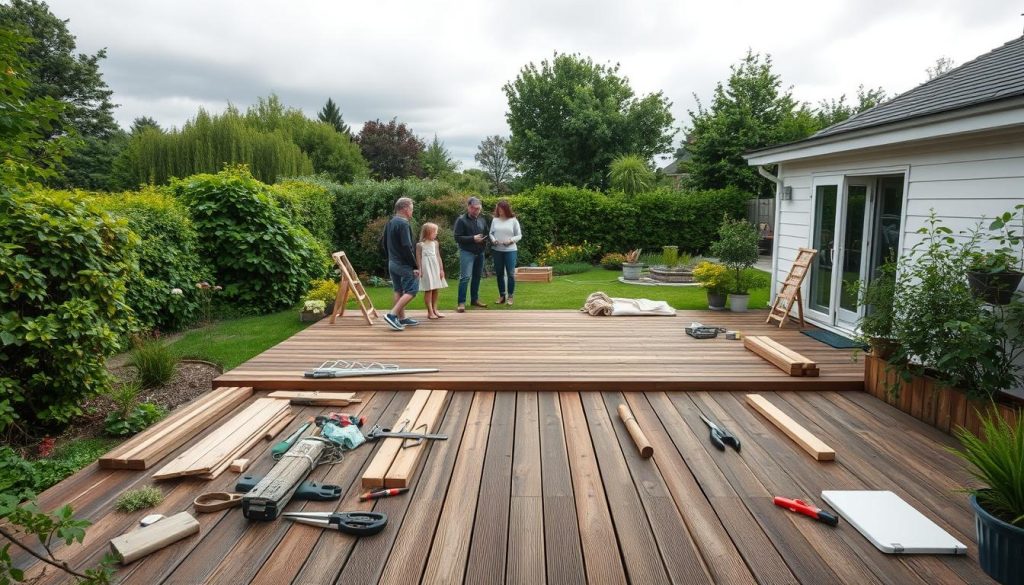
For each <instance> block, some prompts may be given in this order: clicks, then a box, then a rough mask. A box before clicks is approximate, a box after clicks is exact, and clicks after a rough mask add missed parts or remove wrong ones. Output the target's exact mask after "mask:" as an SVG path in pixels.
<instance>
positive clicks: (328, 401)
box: [268, 390, 362, 406]
mask: <svg viewBox="0 0 1024 585" xmlns="http://www.w3.org/2000/svg"><path fill="white" fill-rule="evenodd" d="M268 396H270V397H271V398H282V399H285V400H291V401H292V404H303V405H306V406H348V405H349V404H353V403H356V402H362V400H360V399H358V398H356V394H355V392H319V391H317V390H278V391H276V392H271V393H270V394H269V395H268Z"/></svg>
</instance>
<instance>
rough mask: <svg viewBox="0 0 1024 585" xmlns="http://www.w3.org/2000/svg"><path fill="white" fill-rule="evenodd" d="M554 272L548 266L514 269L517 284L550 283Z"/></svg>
mask: <svg viewBox="0 0 1024 585" xmlns="http://www.w3.org/2000/svg"><path fill="white" fill-rule="evenodd" d="M553 278H554V272H553V270H552V268H551V267H550V266H520V267H518V268H516V280H518V281H519V282H551V280H552V279H553Z"/></svg>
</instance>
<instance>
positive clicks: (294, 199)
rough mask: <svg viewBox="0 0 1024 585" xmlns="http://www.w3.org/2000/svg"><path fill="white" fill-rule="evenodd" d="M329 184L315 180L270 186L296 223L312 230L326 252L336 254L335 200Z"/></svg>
mask: <svg viewBox="0 0 1024 585" xmlns="http://www.w3.org/2000/svg"><path fill="white" fill-rule="evenodd" d="M329 184H331V183H330V182H329V181H324V180H322V179H317V178H316V177H299V178H296V179H288V180H285V181H282V182H280V183H276V184H274V185H271V186H270V194H271V195H273V196H274V199H275V201H277V204H278V206H279V207H280V208H281V209H282V210H283V211H284V212H285V213H286V214H287V215H288V217H289V218H290V219H291V220H292V222H293V223H296V224H298V225H301V226H302V227H304V228H306V229H307V230H309V233H310V234H312V236H313V237H314V238H316V240H317V241H318V242H320V244H321V245H322V246H323V247H324V249H325V250H330V251H334V250H333V248H334V229H335V228H334V196H333V195H332V194H331V192H330V191H329V190H328V189H327V185H329Z"/></svg>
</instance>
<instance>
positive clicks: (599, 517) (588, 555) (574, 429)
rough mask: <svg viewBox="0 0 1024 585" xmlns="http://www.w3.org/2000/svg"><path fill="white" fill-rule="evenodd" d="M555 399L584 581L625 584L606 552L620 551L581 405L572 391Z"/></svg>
mask: <svg viewBox="0 0 1024 585" xmlns="http://www.w3.org/2000/svg"><path fill="white" fill-rule="evenodd" d="M558 398H559V401H560V405H561V411H562V420H563V421H564V424H565V446H566V451H567V453H568V457H569V467H570V469H571V470H572V489H573V493H574V495H575V500H576V516H577V518H579V523H580V542H581V544H582V547H583V560H584V566H585V567H586V572H587V579H588V581H589V582H591V583H599V584H602V585H604V584H609V585H612V584H614V585H618V584H625V583H627V581H626V573H625V571H624V568H623V565H622V557H621V556H620V555H618V554H609V551H617V550H619V549H618V542H617V540H616V534H615V525H614V524H613V523H612V516H611V511H610V510H609V509H608V499H607V497H606V494H605V487H604V483H603V482H602V481H601V472H600V470H599V469H598V465H597V457H596V455H595V453H594V445H593V442H592V441H591V439H590V429H589V427H588V426H587V418H586V416H585V415H584V413H583V403H582V402H581V401H580V395H579V394H576V393H575V392H572V393H570V392H564V393H561V394H559V395H558Z"/></svg>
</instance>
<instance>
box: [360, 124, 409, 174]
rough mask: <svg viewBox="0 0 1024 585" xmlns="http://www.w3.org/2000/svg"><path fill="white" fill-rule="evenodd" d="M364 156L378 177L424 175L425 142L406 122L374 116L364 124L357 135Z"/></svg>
mask: <svg viewBox="0 0 1024 585" xmlns="http://www.w3.org/2000/svg"><path fill="white" fill-rule="evenodd" d="M356 141H357V142H358V143H359V148H360V149H361V150H362V151H363V157H364V158H366V161H367V162H368V163H370V170H371V171H372V172H373V176H374V177H376V178H378V179H395V178H402V177H422V176H424V172H423V165H422V163H421V157H422V156H423V151H424V149H425V145H424V144H423V141H422V140H420V139H419V138H418V137H417V136H416V135H415V134H413V132H412V130H410V129H409V128H408V127H406V125H405V123H404V122H402V123H399V122H398V120H397V118H392V119H391V121H390V122H387V123H385V122H381V121H380V120H379V119H378V120H371V121H369V122H367V123H366V124H363V129H362V130H361V131H360V132H359V137H358V138H357V139H356Z"/></svg>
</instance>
